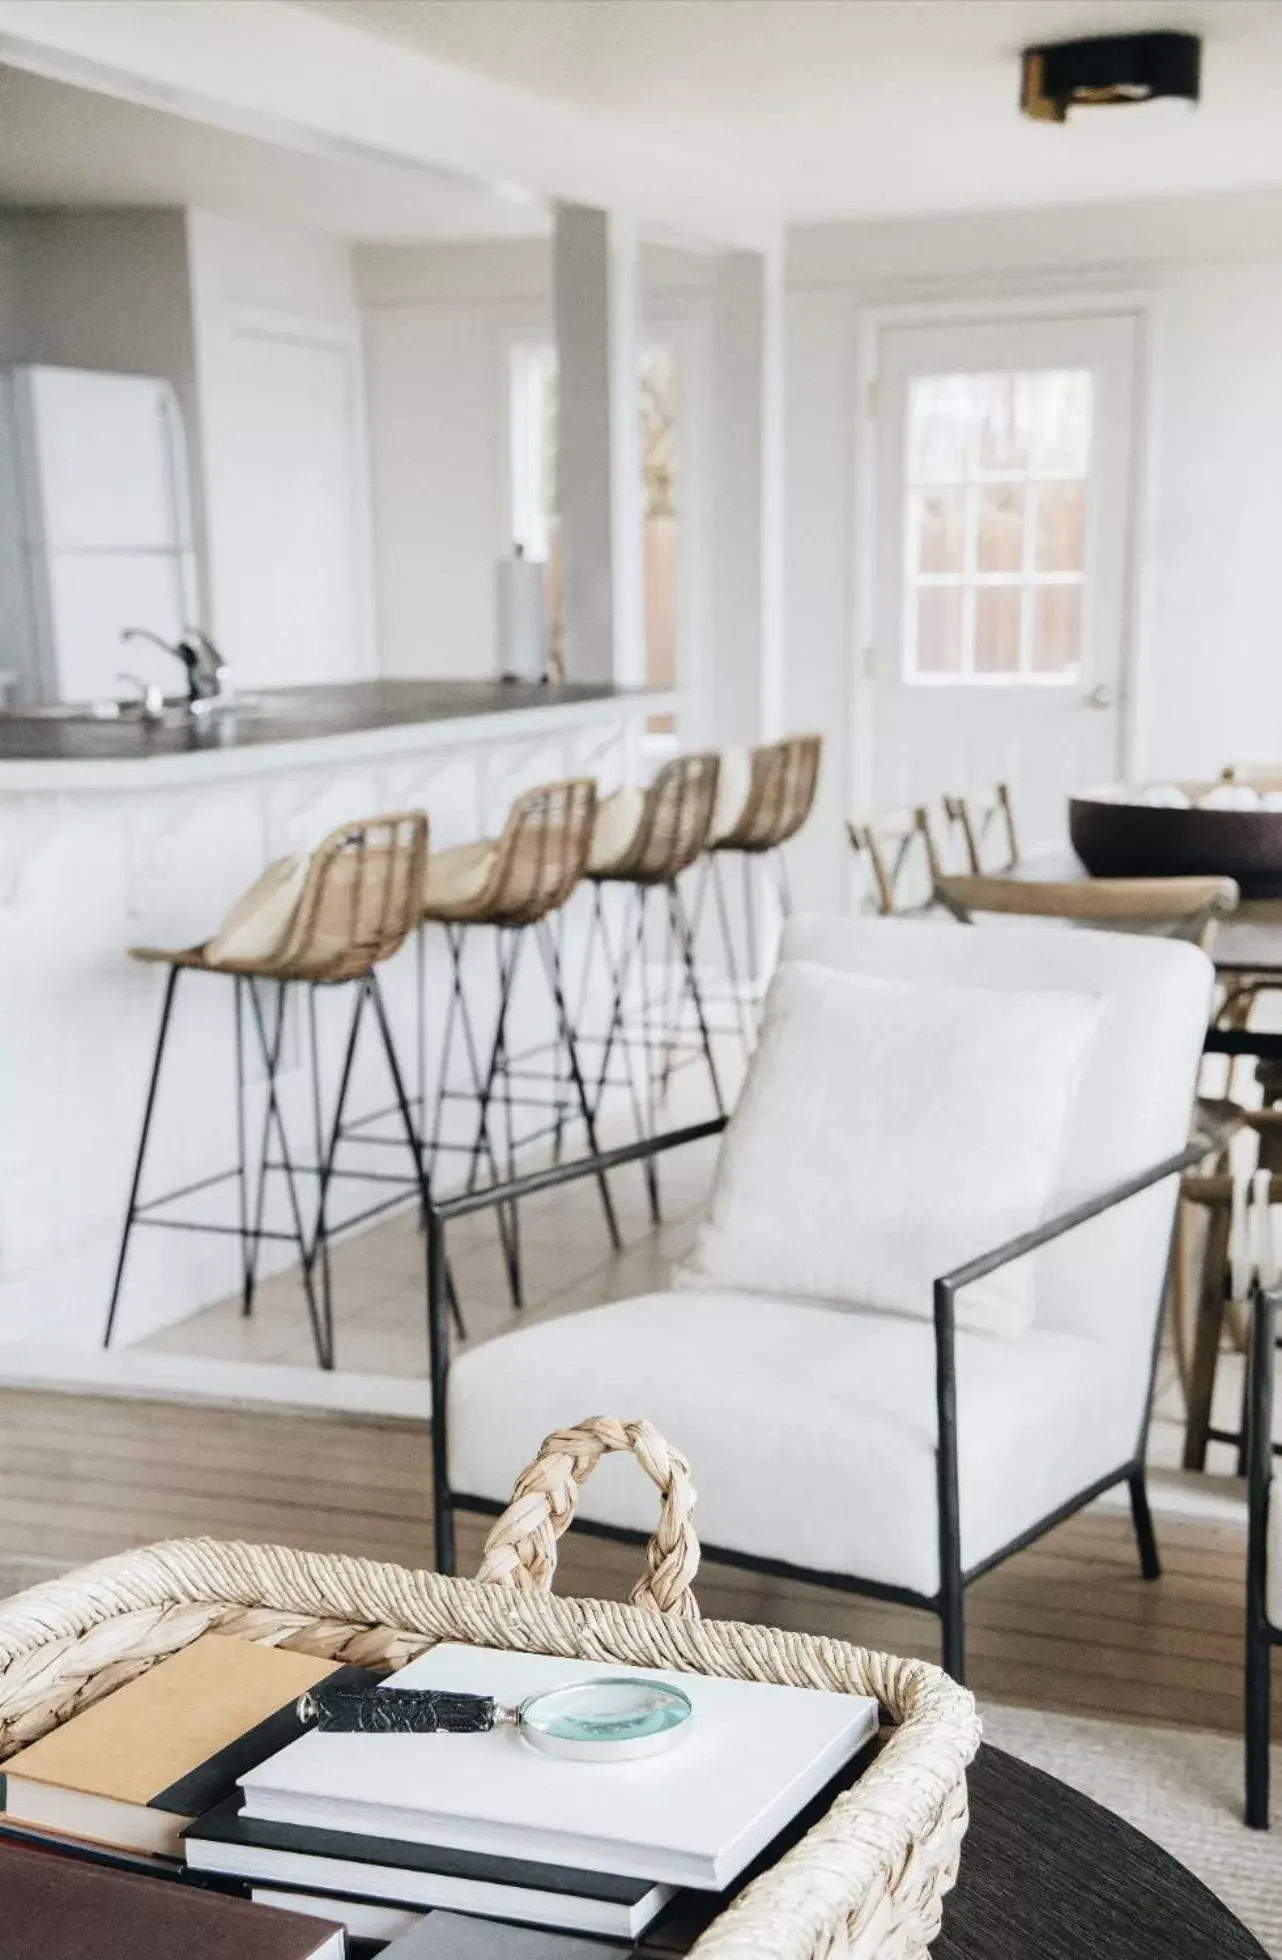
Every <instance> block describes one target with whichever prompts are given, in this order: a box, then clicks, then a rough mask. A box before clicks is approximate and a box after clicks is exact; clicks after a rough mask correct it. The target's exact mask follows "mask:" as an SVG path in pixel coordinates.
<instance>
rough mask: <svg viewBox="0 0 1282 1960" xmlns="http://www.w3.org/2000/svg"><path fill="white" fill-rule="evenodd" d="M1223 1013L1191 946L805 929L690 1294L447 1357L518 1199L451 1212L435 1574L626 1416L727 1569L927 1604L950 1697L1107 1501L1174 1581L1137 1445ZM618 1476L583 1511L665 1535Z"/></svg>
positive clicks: (441, 1328)
mask: <svg viewBox="0 0 1282 1960" xmlns="http://www.w3.org/2000/svg"><path fill="white" fill-rule="evenodd" d="M1211 989H1212V970H1211V966H1210V963H1209V961H1208V960H1207V959H1206V957H1205V955H1204V954H1203V953H1201V952H1200V951H1198V950H1197V949H1196V948H1195V947H1193V946H1190V945H1186V944H1179V943H1174V942H1171V941H1167V940H1151V939H1146V938H1138V937H1131V936H1126V935H1119V934H1105V933H1096V932H1084V931H1080V932H1073V931H1065V930H1062V929H1059V928H1057V927H1049V928H1048V927H1043V926H1029V927H1024V926H1020V927H1012V928H1010V929H1003V930H1002V931H1000V932H997V931H993V932H966V931H962V930H959V929H958V927H957V926H956V925H955V924H952V923H931V922H908V921H897V920H848V919H832V920H821V919H812V920H799V921H796V922H794V923H793V924H792V925H791V926H790V927H789V928H788V930H787V932H786V935H785V940H784V945H783V949H782V959H781V966H780V971H779V974H778V975H777V976H776V980H775V983H774V987H773V989H772V995H771V1001H770V1004H769V1008H768V1012H767V1019H766V1025H765V1030H764V1033H763V1038H762V1042H761V1046H760V1048H759V1050H758V1053H757V1055H756V1057H755V1058H754V1061H753V1064H752V1067H751V1070H750V1073H749V1078H748V1082H747V1084H746V1086H745V1090H744V1093H743V1096H742V1097H741V1099H740V1103H739V1107H738V1109H737V1111H736V1113H735V1115H734V1116H733V1117H732V1118H731V1121H730V1125H729V1129H728V1131H727V1134H726V1136H725V1138H724V1139H723V1144H722V1151H721V1158H720V1162H719V1165H718V1171H717V1175H716V1179H715V1181H714V1189H713V1192H712V1196H711V1200H710V1204H709V1208H708V1213H707V1216H706V1218H705V1220H704V1223H703V1225H702V1227H701V1230H700V1234H699V1240H698V1244H697V1245H696V1248H695V1251H694V1253H693V1255H692V1257H691V1259H690V1260H689V1261H688V1262H687V1265H686V1267H685V1268H684V1270H683V1271H682V1272H681V1273H679V1274H678V1276H677V1279H676V1281H675V1283H674V1285H673V1287H672V1289H671V1290H670V1291H667V1292H663V1293H653V1294H648V1295H646V1296H644V1297H642V1298H639V1299H632V1300H623V1301H618V1302H614V1303H612V1304H609V1305H605V1306H601V1307H598V1308H595V1309H592V1310H590V1311H588V1312H585V1313H576V1314H574V1315H573V1316H570V1317H567V1318H564V1319H559V1320H547V1321H544V1322H542V1323H541V1324H536V1325H530V1326H528V1327H525V1328H521V1329H519V1330H518V1331H516V1332H513V1333H509V1334H505V1335H502V1336H499V1337H497V1338H495V1339H494V1340H491V1341H489V1342H487V1343H485V1344H484V1345H481V1346H478V1347H475V1348H472V1349H470V1350H468V1351H467V1352H465V1353H464V1354H463V1355H462V1356H460V1357H459V1358H458V1359H457V1360H455V1361H454V1362H453V1364H452V1365H451V1363H450V1360H449V1354H448V1339H449V1327H448V1315H447V1311H446V1304H445V1292H444V1271H445V1258H444V1239H445V1234H446V1227H447V1224H448V1220H449V1218H450V1217H451V1216H454V1215H457V1214H458V1213H460V1212H463V1211H467V1210H472V1209H475V1208H477V1207H478V1206H479V1205H481V1204H483V1203H487V1202H489V1203H492V1202H495V1201H497V1196H498V1194H497V1193H489V1194H473V1195H470V1196H468V1197H464V1198H461V1199H455V1200H452V1201H446V1202H444V1203H443V1204H441V1205H439V1206H438V1207H437V1209H436V1212H435V1214H434V1217H433V1220H432V1221H431V1231H430V1234H429V1267H430V1277H429V1292H430V1294H431V1295H432V1299H431V1329H432V1359H433V1367H432V1373H433V1393H434V1404H433V1406H434V1409H435V1411H436V1416H435V1421H434V1431H433V1449H434V1468H435V1476H436V1492H435V1501H436V1528H437V1560H438V1564H439V1565H441V1567H442V1568H443V1569H445V1570H449V1569H451V1567H452V1563H453V1514H454V1510H455V1509H456V1508H462V1509H475V1510H491V1509H493V1510H497V1509H500V1508H501V1507H502V1504H503V1502H504V1500H505V1498H506V1495H507V1493H508V1491H509V1490H510V1488H511V1485H512V1482H513V1478H514V1476H515V1475H516V1473H517V1472H518V1471H519V1470H520V1468H521V1467H522V1464H523V1462H524V1461H525V1458H526V1457H527V1456H528V1453H529V1442H530V1438H531V1437H537V1436H539V1435H541V1434H543V1433H545V1432H548V1431H551V1430H553V1429H555V1428H558V1427H560V1426H562V1425H563V1424H564V1423H565V1422H566V1421H569V1420H573V1419H578V1418H579V1417H582V1416H584V1415H587V1414H589V1413H593V1412H598V1411H604V1412H607V1413H610V1414H617V1415H622V1416H633V1415H643V1416H646V1417H648V1418H650V1419H651V1420H653V1421H654V1422H655V1423H656V1424H657V1425H658V1426H659V1427H660V1428H661V1429H663V1430H664V1431H665V1432H666V1433H667V1434H668V1435H670V1436H673V1437H676V1438H678V1439H679V1440H680V1442H681V1445H682V1447H683V1449H685V1450H686V1451H688V1453H689V1455H690V1457H691V1459H692V1460H693V1461H694V1462H695V1463H696V1464H697V1465H698V1468H699V1484H700V1499H699V1526H700V1535H701V1538H702V1539H703V1542H704V1545H705V1548H706V1551H707V1555H708V1556H710V1557H713V1558H719V1559H723V1560H726V1561H729V1562H731V1563H734V1564H738V1565H743V1566H748V1567H750V1568H752V1569H757V1570H766V1571H771V1570H774V1571H786V1572H791V1573H795V1574H796V1575H797V1576H801V1577H805V1578H808V1579H811V1580H816V1581H818V1582H820V1583H823V1584H827V1585H831V1586H834V1587H839V1588H843V1589H846V1590H849V1591H852V1592H856V1593H864V1594H870V1595H873V1596H876V1597H880V1598H887V1599H892V1600H898V1601H902V1602H905V1603H908V1604H912V1605H916V1606H921V1607H926V1608H929V1609H931V1610H933V1611H934V1612H936V1613H937V1614H938V1615H939V1617H940V1619H941V1622H942V1627H943V1652H944V1660H945V1664H946V1666H947V1667H948V1668H949V1669H950V1671H951V1672H952V1673H953V1674H955V1675H957V1676H960V1675H961V1674H962V1673H963V1669H964V1643H963V1588H964V1587H965V1585H966V1584H967V1583H968V1581H970V1580H971V1579H973V1578H975V1577H977V1576H978V1575H979V1574H980V1573H982V1572H984V1571H986V1570H987V1569H988V1568H989V1567H991V1566H992V1565H995V1564H996V1563H997V1562H998V1561H1000V1560H1001V1559H1003V1558H1005V1557H1007V1556H1008V1555H1009V1554H1011V1553H1012V1552H1015V1551H1017V1550H1019V1549H1020V1548H1021V1547H1022V1546H1023V1545H1025V1544H1027V1543H1029V1542H1030V1541H1031V1540H1032V1539H1034V1538H1036V1537H1038V1536H1039V1535H1040V1534H1041V1533H1042V1532H1044V1531H1046V1530H1047V1529H1049V1528H1050V1526H1051V1525H1053V1524H1055V1523H1057V1522H1059V1520H1060V1519H1062V1518H1064V1517H1066V1516H1068V1515H1069V1514H1071V1513H1072V1512H1073V1511H1075V1510H1077V1509H1079V1508H1080V1507H1081V1506H1082V1505H1084V1504H1085V1503H1087V1502H1088V1501H1089V1500H1090V1499H1091V1498H1092V1497H1094V1496H1095V1495H1097V1494H1098V1493H1099V1492H1101V1491H1103V1490H1106V1489H1108V1488H1109V1487H1110V1486H1112V1485H1115V1484H1120V1483H1126V1484H1128V1485H1129V1490H1130V1498H1131V1505H1132V1511H1133V1516H1134V1521H1135V1529H1136V1535H1137V1539H1138V1543H1139V1551H1140V1559H1141V1564H1142V1567H1143V1570H1144V1573H1145V1576H1146V1577H1150V1578H1154V1577H1156V1576H1157V1572H1158V1564H1157V1553H1156V1547H1155V1544H1154V1541H1153V1533H1152V1525H1151V1521H1150V1518H1149V1513H1148V1504H1147V1499H1146V1495H1145V1487H1144V1449H1145V1440H1146V1433H1147V1426H1148V1407H1149V1398H1150V1393H1151V1388H1152V1378H1153V1370H1154V1363H1155V1357H1156V1347H1157V1338H1158V1330H1159V1324H1160V1315H1161V1306H1162V1297H1163V1291H1164V1285H1165V1277H1166V1271H1167V1263H1168V1257H1169V1246H1170V1237H1171V1227H1172V1219H1173V1212H1174V1205H1175V1198H1176V1190H1177V1177H1176V1173H1177V1172H1178V1170H1179V1169H1180V1168H1182V1166H1183V1164H1184V1163H1185V1162H1187V1161H1191V1160H1190V1157H1189V1152H1188V1148H1187V1145H1188V1133H1189V1122H1190V1114H1191V1110H1192V1105H1193V1096H1194V1087H1195V1078H1196V1071H1197V1064H1198V1057H1199V1055H1200V1052H1201V1046H1202V1040H1203V1035H1204V1031H1205V1027H1206V1021H1207V1015H1208V1011H1209V1006H1210V999H1211ZM715 1127H716V1126H715V1125H701V1126H698V1127H697V1129H695V1130H692V1131H689V1132H683V1133H681V1136H682V1137H689V1136H692V1135H696V1134H698V1135H701V1134H707V1133H708V1132H709V1130H710V1129H712V1128H715ZM676 1140H679V1139H676V1138H674V1139H669V1140H668V1141H669V1142H671V1141H676ZM657 1141H658V1144H659V1146H660V1147H662V1145H663V1143H664V1140H663V1139H659V1140H657ZM654 1147H655V1145H654V1144H653V1143H652V1144H650V1145H639V1146H633V1147H630V1148H628V1149H625V1150H623V1151H619V1152H614V1153H607V1158H606V1160H604V1161H606V1162H609V1163H617V1164H620V1165H622V1164H625V1163H627V1162H628V1161H630V1160H631V1159H633V1158H634V1157H637V1156H639V1155H640V1154H642V1153H643V1152H644V1151H645V1150H646V1149H647V1148H654ZM600 1167H601V1160H598V1163H597V1165H596V1166H595V1168H598V1169H599V1168H600ZM591 1168H593V1166H568V1167H564V1168H562V1169H559V1170H555V1171H545V1172H536V1173H533V1174H531V1176H530V1177H528V1178H526V1179H522V1180H518V1186H519V1188H522V1189H525V1188H529V1189H537V1188H546V1187H547V1186H548V1185H549V1184H552V1183H556V1182H560V1181H564V1180H565V1179H567V1178H568V1177H571V1176H575V1175H583V1174H584V1173H585V1171H586V1170H588V1169H591ZM763 1461H764V1462H765V1463H766V1464H768V1465H769V1467H770V1470H771V1474H770V1476H769V1477H767V1478H765V1479H764V1480H763V1479H762V1478H761V1477H760V1476H759V1475H758V1474H756V1468H755V1466H757V1465H759V1464H761V1463H762V1462H763ZM608 1471H609V1467H608V1466H607V1467H606V1469H605V1470H603V1471H601V1472H599V1473H598V1474H597V1476H595V1477H594V1478H593V1480H592V1482H591V1484H590V1485H589V1486H588V1487H587V1489H586V1490H585V1491H584V1494H583V1498H582V1502H581V1505H580V1510H579V1516H580V1518H581V1519H582V1520H583V1522H584V1524H585V1525H587V1526H588V1528H591V1527H592V1525H594V1524H595V1525H596V1526H597V1527H599V1528H601V1529H604V1530H606V1531H608V1532H611V1533H618V1532H620V1531H623V1532H628V1533H631V1532H633V1531H635V1532H636V1533H637V1534H638V1535H640V1536H644V1535H645V1530H646V1513H645V1506H644V1497H643V1496H642V1495H641V1494H640V1493H638V1492H636V1490H635V1489H634V1486H633V1484H632V1483H631V1482H623V1481H618V1482H617V1483H616V1482H615V1481H613V1480H612V1479H611V1478H610V1476H609V1474H608Z"/></svg>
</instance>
